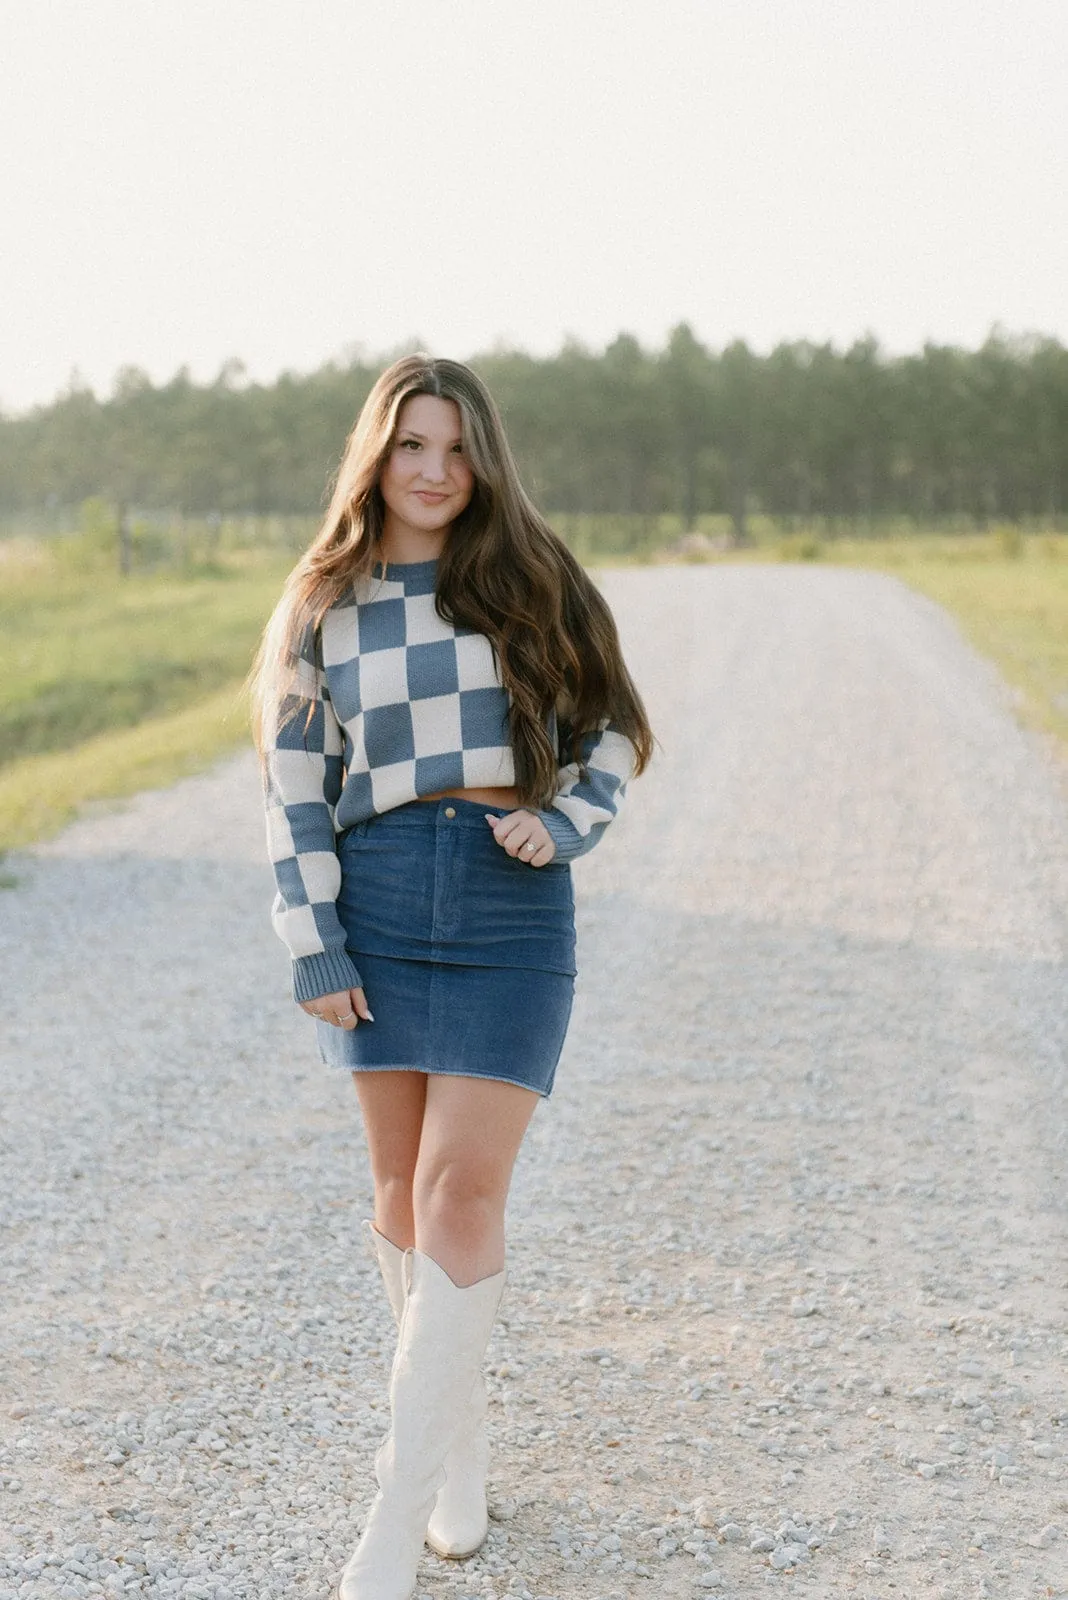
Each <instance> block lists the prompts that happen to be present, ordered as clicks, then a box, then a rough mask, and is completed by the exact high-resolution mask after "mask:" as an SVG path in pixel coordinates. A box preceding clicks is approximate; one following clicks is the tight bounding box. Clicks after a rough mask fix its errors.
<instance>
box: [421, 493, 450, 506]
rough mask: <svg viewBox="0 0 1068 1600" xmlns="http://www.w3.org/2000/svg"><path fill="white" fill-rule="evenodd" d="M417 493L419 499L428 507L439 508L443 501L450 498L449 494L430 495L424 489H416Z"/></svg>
mask: <svg viewBox="0 0 1068 1600" xmlns="http://www.w3.org/2000/svg"><path fill="white" fill-rule="evenodd" d="M415 493H416V496H417V497H418V499H420V500H422V501H423V502H424V503H425V504H426V505H428V506H439V505H440V504H441V502H442V501H443V500H447V499H448V498H449V497H448V495H447V494H429V493H428V492H427V491H425V490H423V489H416V491H415Z"/></svg>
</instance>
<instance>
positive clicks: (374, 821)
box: [342, 796, 516, 837]
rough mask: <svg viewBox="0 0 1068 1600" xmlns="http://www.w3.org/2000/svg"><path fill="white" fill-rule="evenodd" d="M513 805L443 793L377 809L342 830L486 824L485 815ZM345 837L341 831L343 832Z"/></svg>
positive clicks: (506, 811)
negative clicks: (443, 795)
mask: <svg viewBox="0 0 1068 1600" xmlns="http://www.w3.org/2000/svg"><path fill="white" fill-rule="evenodd" d="M515 809H516V808H515V807H514V806H487V805H483V804H482V803H481V801H478V800H461V799H459V798H458V797H454V796H446V797H445V798H444V799H443V800H408V801H406V802H405V804H404V805H402V806H393V807H391V808H390V810H389V811H376V812H375V814H374V815H373V816H371V817H367V818H365V819H364V821H362V822H356V823H353V825H352V827H350V828H346V829H345V833H355V832H366V830H367V829H369V828H379V827H382V826H383V825H385V826H387V827H401V828H424V829H430V828H440V827H445V828H480V829H482V831H483V832H485V831H487V830H488V828H489V823H488V822H487V821H486V818H487V817H488V816H492V817H507V816H508V815H509V813H510V812H511V811H514V810H515ZM342 837H344V834H343V835H342Z"/></svg>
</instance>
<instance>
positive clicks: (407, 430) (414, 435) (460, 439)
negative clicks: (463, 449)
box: [401, 428, 464, 444]
mask: <svg viewBox="0 0 1068 1600" xmlns="http://www.w3.org/2000/svg"><path fill="white" fill-rule="evenodd" d="M401 433H405V434H409V435H410V436H411V437H412V438H413V439H418V440H419V441H420V443H422V444H426V434H425V433H416V431H415V429H414V428H402V429H401ZM463 442H464V440H463V434H461V433H458V434H457V435H456V437H455V438H453V439H450V440H449V443H450V444H463Z"/></svg>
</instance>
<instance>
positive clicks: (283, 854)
mask: <svg viewBox="0 0 1068 1600" xmlns="http://www.w3.org/2000/svg"><path fill="white" fill-rule="evenodd" d="M294 665H295V667H296V682H295V684H294V689H299V691H300V693H299V694H298V693H293V692H291V693H290V694H289V695H287V696H285V697H284V698H283V699H282V700H281V702H280V704H279V706H278V708H277V712H276V714H275V716H274V717H273V718H272V720H271V723H270V725H269V727H268V730H267V742H266V759H265V766H264V804H265V808H266V820H267V847H268V851H269V853H270V857H271V863H272V865H273V867H274V876H275V883H276V885H277V893H276V895H275V899H274V904H273V905H272V907H271V922H272V925H273V927H274V931H275V932H276V933H277V935H278V937H279V938H280V939H281V940H282V941H283V943H284V944H285V945H286V946H287V947H288V949H289V953H290V956H291V957H292V960H293V998H294V999H295V1000H314V999H316V998H317V997H318V996H319V995H322V994H334V993H336V992H337V991H339V990H341V989H358V988H360V987H361V985H362V979H361V977H360V974H359V973H358V972H357V970H356V968H355V966H354V965H353V962H352V958H351V956H350V955H349V954H348V952H347V951H346V949H345V930H344V928H343V927H342V924H341V919H340V918H339V916H338V912H337V897H338V891H339V890H340V888H341V863H340V861H339V860H338V854H337V846H336V834H335V828H334V807H335V806H336V805H337V802H338V799H339V797H340V794H341V787H342V782H343V768H342V751H343V748H344V741H343V738H342V733H341V728H340V726H339V724H338V721H337V717H336V715H335V713H334V708H333V705H332V704H331V702H330V691H329V689H328V688H327V685H326V679H325V675H324V673H323V668H322V662H321V659H320V654H319V647H318V641H317V638H316V634H315V630H314V629H312V628H311V627H310V626H309V627H308V628H307V629H306V630H305V632H304V635H303V637H302V639H301V641H300V645H299V648H298V652H297V656H296V659H295V663H294ZM302 695H303V696H305V697H310V706H311V717H310V720H309V717H308V710H309V698H301V696H302Z"/></svg>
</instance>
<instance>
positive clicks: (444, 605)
mask: <svg viewBox="0 0 1068 1600" xmlns="http://www.w3.org/2000/svg"><path fill="white" fill-rule="evenodd" d="M416 394H430V395H436V396H438V398H440V399H443V400H454V401H455V402H456V404H457V405H458V406H459V408H460V417H461V431H462V435H463V449H464V454H465V457H466V459H467V462H468V465H469V466H470V468H471V472H472V474H473V476H474V488H473V490H472V494H471V498H470V500H469V501H468V504H467V505H466V506H465V507H464V510H463V511H462V512H461V513H460V515H459V516H458V517H457V518H456V520H455V521H454V522H453V523H452V525H451V526H450V529H449V534H448V538H447V540H446V542H445V546H444V549H443V551H442V555H441V560H440V563H439V567H438V575H437V593H436V605H437V610H438V612H439V614H440V615H441V617H442V618H443V619H444V620H445V621H447V622H451V623H454V624H459V625H462V626H465V627H469V628H474V629H476V630H477V631H478V632H479V633H482V634H485V635H486V637H487V638H488V639H489V641H490V643H491V644H492V646H493V649H494V653H495V655H496V658H497V663H498V666H499V668H500V673H501V680H502V682H503V684H504V686H505V688H506V689H507V690H508V692H509V695H510V698H511V712H510V732H511V742H512V752H513V759H514V762H515V776H516V788H517V790H518V792H519V797H520V800H521V802H522V803H523V804H524V805H533V806H542V805H547V804H548V803H549V801H550V800H551V798H552V795H553V793H554V791H555V787H556V775H557V770H558V766H559V758H558V754H557V751H556V750H554V749H553V746H552V743H551V741H550V738H549V734H548V731H547V728H546V720H547V716H548V713H549V711H550V710H551V709H552V708H553V707H561V708H562V711H563V719H564V720H565V721H566V724H567V726H568V727H569V728H570V730H571V749H570V751H569V752H568V754H569V758H570V759H574V760H578V759H579V751H580V748H581V742H582V739H583V737H584V735H586V734H588V733H591V732H593V731H594V730H595V729H597V728H598V727H600V726H601V725H602V723H603V722H604V720H605V719H606V718H607V719H610V720H611V722H612V724H613V726H614V727H616V728H618V729H619V731H620V732H621V733H622V734H624V735H625V736H626V738H628V739H629V740H630V742H631V744H632V746H633V747H634V756H635V771H636V772H637V773H640V772H642V771H643V770H644V769H645V767H646V766H647V764H648V762H649V759H650V757H651V755H652V748H653V735H652V731H651V729H650V727H649V722H648V719H647V717H646V714H645V708H644V706H643V705H642V701H641V696H640V695H639V694H638V691H637V689H636V688H635V686H634V682H633V680H632V678H631V676H630V673H629V672H628V671H627V668H626V665H625V663H624V661H623V656H622V652H621V650H620V646H619V636H618V634H617V632H616V625H615V621H614V620H613V617H612V613H611V612H610V611H609V609H608V606H607V604H606V603H605V601H604V599H603V598H602V596H601V594H600V592H599V591H598V589H597V588H596V586H595V585H594V583H593V582H592V581H591V579H590V578H589V577H588V575H587V574H586V572H585V571H584V570H583V568H582V567H581V566H580V564H579V563H578V561H576V559H575V557H574V556H573V555H572V554H571V552H570V550H568V548H567V546H566V545H565V544H564V542H563V540H561V539H560V538H558V537H557V535H556V534H555V533H553V531H552V529H551V528H550V527H549V525H548V523H547V522H546V521H545V519H544V518H543V517H542V516H541V515H540V514H539V512H538V511H537V509H536V508H535V506H534V505H533V504H532V502H531V501H530V499H529V497H528V496H527V494H526V492H525V490H524V489H523V486H522V484H521V483H520V481H519V472H518V469H517V467H516V464H515V459H514V457H513V455H512V452H511V449H510V447H509V444H508V440H507V437H506V435H505V431H504V424H503V422H502V421H501V416H500V413H499V411H498V409H497V406H496V404H495V402H494V400H493V397H492V396H491V394H490V392H489V390H488V389H487V388H486V385H485V384H484V383H483V382H482V380H481V378H479V377H478V376H477V375H476V374H475V373H474V372H472V370H471V368H470V367H467V366H464V365H463V363H462V362H459V361H447V360H444V359H437V358H434V357H431V356H428V355H426V354H424V353H422V352H420V353H418V354H416V355H410V356H403V357H402V358H401V359H400V360H399V361H395V362H394V363H393V365H392V366H390V367H387V369H386V370H385V372H383V373H382V374H381V376H380V377H379V379H378V381H377V382H376V383H375V386H374V388H373V389H372V390H371V393H370V394H369V395H368V397H367V399H366V401H365V402H364V405H363V408H362V410H361V411H360V415H359V417H358V418H357V420H356V425H355V427H354V428H353V430H352V432H351V434H350V435H349V439H348V443H347V444H346V446H345V452H344V455H343V456H342V458H341V464H340V466H339V468H338V472H337V478H336V481H335V484H334V490H333V494H332V495H331V498H330V504H329V506H328V508H327V511H326V515H325V516H324V518H323V522H322V525H321V527H320V529H319V532H318V533H317V534H316V536H315V538H314V540H313V541H312V543H311V544H310V545H309V546H308V549H307V550H306V551H305V553H304V555H303V556H301V558H300V560H299V561H298V562H297V564H296V566H295V567H294V569H293V571H292V572H291V573H290V575H289V577H288V579H287V580H286V585H285V590H284V592H283V595H282V598H281V600H280V601H279V604H278V606H277V607H276V609H275V612H274V615H273V616H272V617H271V620H270V621H269V622H268V624H267V627H266V628H265V629H264V633H263V638H262V640H261V642H260V648H259V651H258V652H257V655H256V659H255V661H254V663H253V666H252V671H251V672H250V674H249V682H250V687H251V690H252V710H253V718H252V720H253V732H254V736H255V739H256V746H257V749H258V750H259V751H260V755H261V758H262V757H263V754H264V749H265V745H266V742H267V733H268V727H269V722H270V719H271V718H272V717H273V716H274V715H275V714H276V713H277V708H278V707H279V705H280V704H281V702H282V700H283V698H284V697H285V696H286V695H287V694H290V695H296V696H297V698H298V701H299V699H300V698H301V691H300V690H299V689H298V688H297V687H296V686H295V670H294V669H295V664H296V663H295V657H296V653H297V647H298V641H299V640H300V639H301V637H302V636H304V635H305V634H306V632H307V630H308V629H309V627H311V628H313V629H314V628H316V627H318V625H319V623H320V622H321V620H322V618H323V616H324V614H325V613H326V612H327V611H328V610H329V608H330V607H331V605H333V604H334V603H335V602H336V601H337V600H338V599H340V597H341V595H342V594H343V593H344V592H345V591H346V590H347V589H348V587H349V585H350V584H351V583H352V582H353V580H355V579H359V578H363V577H368V576H370V574H371V572H372V568H373V567H374V564H375V562H376V561H377V560H378V559H379V553H378V541H379V539H380V537H381V534H382V531H383V528H384V525H385V511H386V508H385V502H384V500H383V499H382V494H381V491H380V489H379V487H378V480H379V475H380V473H381V471H382V469H383V467H384V466H385V464H386V461H387V460H388V458H389V454H390V451H391V450H392V448H393V441H394V437H395V434H396V431H397V419H398V415H399V412H400V408H401V406H402V405H403V404H404V402H405V400H407V399H408V398H409V396H411V395H416ZM309 712H310V706H309Z"/></svg>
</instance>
